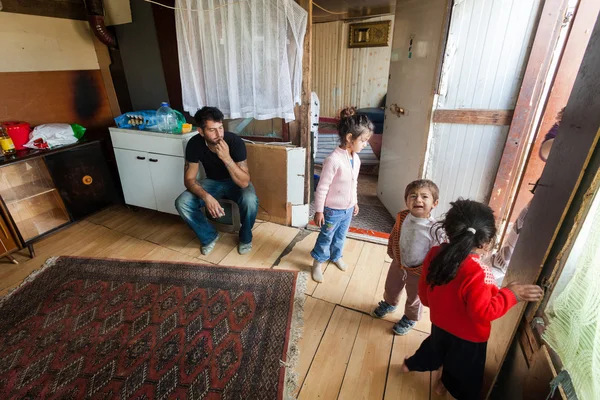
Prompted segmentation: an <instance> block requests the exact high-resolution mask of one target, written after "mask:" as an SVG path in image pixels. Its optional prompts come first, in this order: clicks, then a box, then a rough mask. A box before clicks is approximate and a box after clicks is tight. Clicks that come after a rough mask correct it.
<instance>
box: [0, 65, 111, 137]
mask: <svg viewBox="0 0 600 400" xmlns="http://www.w3.org/2000/svg"><path fill="white" fill-rule="evenodd" d="M0 96H1V97H2V105H1V107H0V121H8V120H17V121H27V122H29V123H30V124H32V125H39V124H45V123H56V122H65V123H77V124H80V125H82V126H84V127H86V128H88V129H94V128H105V127H108V126H113V125H114V121H113V116H112V113H111V108H110V104H109V101H108V97H107V95H106V89H105V87H104V82H103V80H102V73H101V72H100V70H91V71H43V72H2V73H0Z"/></svg>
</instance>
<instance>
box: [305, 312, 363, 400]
mask: <svg viewBox="0 0 600 400" xmlns="http://www.w3.org/2000/svg"><path fill="white" fill-rule="evenodd" d="M360 320H361V314H360V313H358V312H356V311H350V310H347V309H345V308H342V307H336V308H335V310H334V311H333V316H332V317H331V321H329V325H328V326H327V330H326V331H325V335H324V336H323V340H321V343H320V345H319V349H318V350H317V354H316V355H315V358H314V360H313V363H312V366H311V368H310V370H309V371H308V375H307V376H306V379H305V380H304V384H303V385H302V388H301V389H300V395H299V396H298V399H300V400H303V399H306V400H313V399H318V398H321V399H335V398H337V396H338V394H339V391H340V388H341V386H342V381H343V379H344V374H345V372H346V365H347V364H348V361H349V360H350V354H351V353H352V346H353V344H354V340H355V338H356V334H357V333H358V328H359V325H360Z"/></svg>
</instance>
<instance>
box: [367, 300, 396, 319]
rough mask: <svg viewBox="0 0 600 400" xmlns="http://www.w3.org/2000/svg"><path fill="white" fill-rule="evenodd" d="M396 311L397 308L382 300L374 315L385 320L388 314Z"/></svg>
mask: <svg viewBox="0 0 600 400" xmlns="http://www.w3.org/2000/svg"><path fill="white" fill-rule="evenodd" d="M394 311H396V306H393V305H391V304H388V303H386V302H385V301H383V300H381V301H380V302H379V305H378V306H377V308H376V309H375V310H373V313H372V315H373V316H374V317H375V318H383V317H385V316H386V315H387V314H389V313H393V312H394Z"/></svg>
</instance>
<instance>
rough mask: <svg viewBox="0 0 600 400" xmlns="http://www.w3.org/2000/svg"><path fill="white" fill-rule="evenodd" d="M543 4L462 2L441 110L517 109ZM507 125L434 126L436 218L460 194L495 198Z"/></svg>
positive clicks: (430, 172) (431, 172) (430, 170)
mask: <svg viewBox="0 0 600 400" xmlns="http://www.w3.org/2000/svg"><path fill="white" fill-rule="evenodd" d="M541 6H542V1H541V0H531V1H519V0H486V1H484V0H463V1H456V2H455V5H454V8H453V10H452V20H451V22H450V31H449V34H448V43H447V47H446V53H445V56H444V62H443V67H442V80H441V83H440V95H439V96H438V98H437V100H436V102H435V103H434V108H436V109H461V108H466V109H502V110H509V109H513V108H514V106H515V103H516V101H517V96H518V94H519V89H520V87H521V80H522V78H523V74H524V73H525V68H526V66H527V60H528V57H529V51H530V49H531V45H532V43H533V38H534V35H535V30H536V28H537V21H538V18H539V13H540V11H541ZM508 128H509V127H508V126H491V125H460V124H434V125H433V128H432V132H431V137H430V145H429V150H428V162H427V169H426V176H427V177H428V178H429V179H432V180H433V181H434V182H436V183H437V184H438V186H439V187H440V206H439V207H438V209H437V211H436V215H438V216H439V215H441V214H443V213H444V212H446V211H447V210H448V208H449V202H450V201H453V200H455V199H456V198H458V197H464V198H470V199H473V200H478V201H482V202H487V201H488V200H489V197H490V194H491V190H492V187H493V184H494V179H495V176H496V171H497V169H498V166H499V163H500V158H501V156H502V151H503V149H504V145H505V142H506V136H507V134H508Z"/></svg>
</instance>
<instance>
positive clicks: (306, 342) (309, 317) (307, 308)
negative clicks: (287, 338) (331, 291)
mask: <svg viewBox="0 0 600 400" xmlns="http://www.w3.org/2000/svg"><path fill="white" fill-rule="evenodd" d="M334 307H335V304H331V303H328V302H326V301H322V300H318V299H315V298H312V297H307V298H306V301H305V302H304V331H303V332H302V338H301V339H300V341H299V342H298V349H299V350H300V359H299V360H298V365H297V366H296V369H295V372H296V373H297V374H298V390H297V392H299V391H300V388H301V387H302V384H303V383H304V379H305V378H306V374H307V373H308V370H309V368H310V367H311V365H312V363H313V359H314V356H315V353H316V352H317V349H318V347H319V344H320V343H321V339H322V338H323V334H324V333H325V329H326V328H327V326H328V324H329V321H330V319H331V315H332V314H333V309H334Z"/></svg>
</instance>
